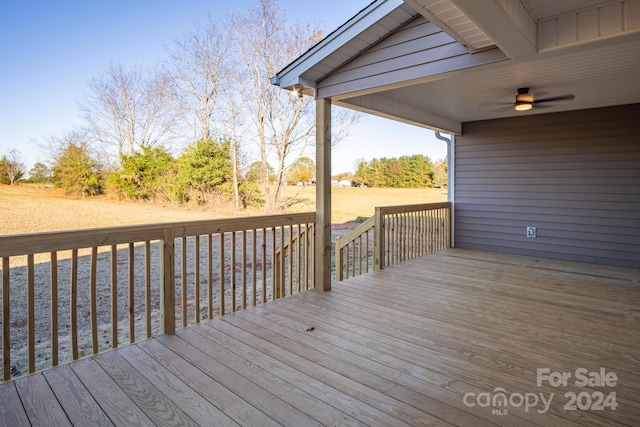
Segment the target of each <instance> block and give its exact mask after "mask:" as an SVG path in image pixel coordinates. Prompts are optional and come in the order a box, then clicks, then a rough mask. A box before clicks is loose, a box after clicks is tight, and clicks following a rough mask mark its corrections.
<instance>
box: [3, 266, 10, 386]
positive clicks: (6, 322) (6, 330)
mask: <svg viewBox="0 0 640 427" xmlns="http://www.w3.org/2000/svg"><path fill="white" fill-rule="evenodd" d="M9 260H10V258H9V257H2V380H3V381H8V380H9V379H10V378H11V291H10V289H11V288H10V286H9V277H10V273H11V270H10V269H9Z"/></svg>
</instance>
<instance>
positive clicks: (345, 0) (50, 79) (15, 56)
mask: <svg viewBox="0 0 640 427" xmlns="http://www.w3.org/2000/svg"><path fill="white" fill-rule="evenodd" d="M318 3H319V2H317V1H312V0H280V2H279V4H280V6H281V8H283V9H285V10H287V11H288V17H289V19H290V20H291V21H292V22H293V21H298V22H300V23H305V24H306V23H311V24H319V25H320V26H321V27H322V28H323V29H324V30H325V33H328V32H330V31H333V30H334V29H336V28H337V27H338V26H340V25H341V24H343V23H344V22H346V21H347V20H348V19H349V18H351V17H352V16H353V15H355V14H356V13H357V12H358V11H360V10H361V9H363V8H364V7H366V6H367V5H368V4H369V3H370V0H323V1H322V2H320V3H321V4H322V7H318ZM253 4H255V1H254V0H233V1H219V0H207V1H205V0H84V1H79V0H75V1H71V0H56V1H50V0H18V1H3V2H2V4H1V5H0V64H1V65H0V82H1V83H0V155H2V154H6V153H7V152H8V151H9V150H10V149H17V150H18V151H20V152H21V154H22V157H23V160H24V161H25V163H26V165H27V169H29V168H30V167H31V166H32V165H33V164H34V163H35V162H37V161H44V160H47V156H46V154H40V153H39V150H40V149H39V148H38V147H37V146H36V145H35V144H34V143H33V141H35V140H43V139H45V138H48V137H50V136H53V135H55V136H60V135H63V134H64V133H66V132H67V131H70V130H72V129H73V128H74V126H76V125H79V124H81V120H80V118H79V113H78V108H77V101H78V100H79V99H82V98H83V96H84V94H85V93H86V91H87V87H88V85H87V83H88V81H89V80H90V79H91V78H93V77H96V76H98V75H99V74H100V73H102V72H103V71H104V70H105V69H106V67H107V66H108V65H109V63H112V62H113V63H121V64H122V65H123V66H125V67H127V66H131V67H133V66H138V65H143V66H152V65H153V64H154V63H156V62H157V61H158V60H160V59H163V58H165V56H166V46H167V45H168V44H169V43H170V42H171V41H172V40H173V39H175V38H176V37H177V36H179V35H181V34H183V33H185V32H186V31H189V29H190V28H192V26H193V25H194V23H195V22H204V21H205V20H206V19H207V17H208V16H209V15H211V16H213V17H223V16H224V15H226V14H227V12H228V11H230V10H232V9H233V10H236V11H241V12H244V11H246V10H247V9H248V8H249V7H250V6H251V5H253ZM405 154H424V155H427V156H429V157H431V158H432V159H433V160H437V159H442V158H444V157H445V156H446V146H445V144H444V143H442V142H440V141H438V140H436V139H435V137H433V136H432V133H431V132H430V131H426V130H424V129H420V128H417V127H413V126H408V125H402V124H397V123H393V122H391V121H389V120H384V119H378V118H374V117H370V116H365V117H363V119H362V120H361V121H360V123H358V124H356V125H355V126H354V127H352V129H351V131H350V134H349V136H348V137H347V139H345V141H344V142H342V143H341V145H340V146H339V147H338V148H336V149H335V151H334V156H333V168H332V169H333V173H339V172H348V171H352V170H353V168H354V162H355V160H356V159H359V158H365V159H367V160H370V159H372V158H374V157H383V156H386V157H397V156H401V155H405Z"/></svg>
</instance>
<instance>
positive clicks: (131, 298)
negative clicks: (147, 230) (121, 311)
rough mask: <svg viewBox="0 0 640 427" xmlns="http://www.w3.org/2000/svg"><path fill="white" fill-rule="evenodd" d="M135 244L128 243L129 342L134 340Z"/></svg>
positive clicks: (131, 342)
mask: <svg viewBox="0 0 640 427" xmlns="http://www.w3.org/2000/svg"><path fill="white" fill-rule="evenodd" d="M134 268H135V246H134V245H133V243H129V265H128V269H129V343H130V344H133V343H134V342H136V313H135V308H136V305H135V270H134Z"/></svg>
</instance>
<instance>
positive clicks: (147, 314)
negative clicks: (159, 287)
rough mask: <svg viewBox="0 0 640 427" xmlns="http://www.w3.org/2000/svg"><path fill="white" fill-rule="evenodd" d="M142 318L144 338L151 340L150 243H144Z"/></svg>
mask: <svg viewBox="0 0 640 427" xmlns="http://www.w3.org/2000/svg"><path fill="white" fill-rule="evenodd" d="M144 318H145V322H146V331H145V332H146V337H147V339H148V338H151V242H150V241H149V240H147V241H145V242H144Z"/></svg>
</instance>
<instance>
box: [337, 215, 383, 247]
mask: <svg viewBox="0 0 640 427" xmlns="http://www.w3.org/2000/svg"><path fill="white" fill-rule="evenodd" d="M375 222H376V216H375V215H374V216H372V217H369V218H367V219H366V220H365V221H364V222H362V223H360V224H359V225H358V226H357V227H356V228H354V229H353V230H351V231H350V232H349V233H347V234H345V235H344V236H338V237H337V238H336V250H338V249H342V248H344V247H345V246H347V245H348V244H349V243H351V242H352V241H353V240H354V239H356V238H358V237H360V235H361V234H362V233H364V232H365V231H369V229H370V228H371V227H373V226H374V224H375Z"/></svg>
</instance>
